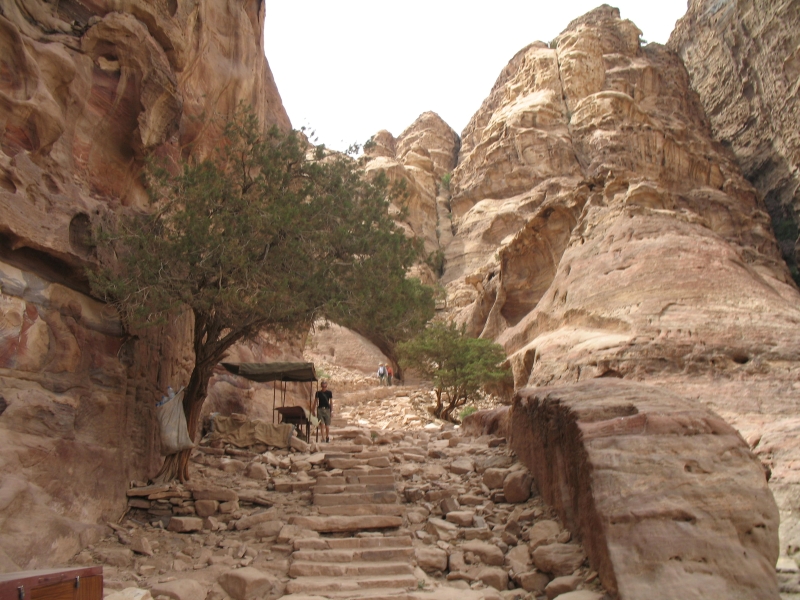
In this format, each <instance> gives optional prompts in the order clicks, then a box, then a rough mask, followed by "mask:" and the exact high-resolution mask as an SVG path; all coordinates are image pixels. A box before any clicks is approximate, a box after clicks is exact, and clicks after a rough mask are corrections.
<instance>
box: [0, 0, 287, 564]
mask: <svg viewBox="0 0 800 600" xmlns="http://www.w3.org/2000/svg"><path fill="white" fill-rule="evenodd" d="M263 20H264V4H263V3H262V2H259V1H246V2H230V1H229V0H211V1H205V2H198V1H196V0H188V1H185V0H181V1H179V2H178V1H175V0H172V1H170V2H158V1H129V0H108V1H105V0H101V1H98V2H92V3H85V2H79V1H77V0H63V1H61V2H58V3H50V2H43V1H41V0H25V1H22V0H6V1H3V2H2V3H0V72H2V73H3V76H2V77H0V150H2V151H1V152H0V214H2V215H3V218H2V219H0V286H2V294H0V304H2V313H0V377H2V387H3V390H2V398H0V447H2V448H3V451H2V453H1V458H0V571H10V570H18V569H21V568H26V567H29V568H33V567H37V566H43V565H44V566H49V565H53V564H57V563H59V562H61V561H63V560H64V559H65V558H67V557H69V556H71V555H72V554H74V552H75V551H76V550H77V549H78V548H79V547H80V545H85V544H86V543H88V542H89V541H91V540H92V539H93V538H94V536H96V535H97V531H96V529H95V528H93V527H92V526H91V525H87V524H92V523H97V522H98V521H103V520H107V519H112V518H113V519H116V518H117V517H118V516H119V514H120V513H121V511H122V510H124V490H125V488H126V487H127V484H128V482H129V480H130V479H132V478H141V477H147V475H148V474H151V473H150V472H149V469H150V468H152V467H153V465H154V463H157V462H158V445H157V441H156V432H155V431H154V430H153V428H154V423H155V421H154V419H153V401H154V400H155V399H156V397H157V396H160V394H161V393H162V392H163V390H164V389H165V388H166V386H167V385H168V384H175V383H176V382H177V383H182V382H185V381H186V379H188V369H190V368H191V361H190V355H189V350H188V347H187V345H186V342H187V341H188V339H189V338H188V336H189V334H190V331H191V330H190V329H189V327H190V323H189V322H188V321H186V320H179V321H177V322H175V323H172V324H170V325H169V326H167V327H164V328H162V329H161V330H159V331H152V330H150V331H143V332H133V333H136V334H138V335H132V334H131V335H128V334H125V333H124V331H123V327H122V326H121V324H120V323H119V322H118V321H117V319H116V316H115V314H114V313H113V311H109V310H108V309H107V308H106V307H105V306H103V305H102V304H100V303H98V302H97V301H95V300H94V299H92V298H90V297H89V296H88V295H87V283H86V279H85V276H84V274H83V270H84V267H85V266H86V265H87V264H89V263H90V262H91V261H92V258H93V253H94V249H93V248H92V247H91V245H90V244H89V243H88V242H87V236H86V234H87V233H88V232H89V230H90V229H91V227H92V224H93V223H94V222H95V221H96V219H98V218H101V217H102V216H103V215H104V214H105V213H106V211H115V210H120V209H122V208H124V207H135V208H141V207H144V206H146V194H145V192H144V190H143V188H142V186H141V183H140V181H139V173H140V170H141V167H142V164H143V161H144V159H145V157H146V156H147V155H148V154H150V153H153V152H158V153H162V154H173V155H177V154H182V155H189V154H195V155H199V156H202V155H203V154H204V153H206V152H207V151H208V149H209V148H210V147H211V146H212V145H213V144H215V141H216V139H217V136H218V134H219V130H218V127H217V125H216V124H215V123H216V121H215V120H214V119H211V118H210V117H213V116H216V115H222V116H225V115H227V114H230V113H231V111H232V110H233V109H234V108H235V107H236V106H237V105H238V103H239V102H242V101H244V102H246V103H248V104H250V105H252V106H253V108H254V110H255V111H256V113H257V114H258V116H259V117H260V119H261V120H262V122H263V123H264V124H265V125H266V124H272V123H276V124H278V125H280V126H282V127H288V126H289V120H288V117H287V116H286V113H285V112H284V110H283V106H282V104H281V100H280V97H279V95H278V92H277V89H276V87H275V84H274V82H273V80H272V76H271V74H270V71H269V66H268V65H267V62H266V60H265V58H264V54H263V47H262V33H263V27H262V24H263Z"/></svg>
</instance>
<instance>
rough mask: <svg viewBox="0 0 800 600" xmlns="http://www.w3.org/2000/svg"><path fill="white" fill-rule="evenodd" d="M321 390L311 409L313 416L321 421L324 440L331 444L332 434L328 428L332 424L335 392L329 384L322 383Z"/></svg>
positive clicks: (315, 397) (320, 384)
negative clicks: (329, 387)
mask: <svg viewBox="0 0 800 600" xmlns="http://www.w3.org/2000/svg"><path fill="white" fill-rule="evenodd" d="M319 387H321V388H322V389H321V390H319V391H318V392H317V393H316V395H315V396H314V405H313V406H312V407H311V414H312V415H314V416H316V417H317V418H318V419H319V427H320V428H321V429H322V439H323V441H325V442H330V441H331V438H330V432H329V430H328V427H330V424H331V416H332V415H333V392H332V391H330V390H329V389H328V382H327V381H325V380H323V381H320V383H319Z"/></svg>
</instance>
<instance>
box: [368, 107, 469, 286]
mask: <svg viewBox="0 0 800 600" xmlns="http://www.w3.org/2000/svg"><path fill="white" fill-rule="evenodd" d="M459 144H460V140H459V138H458V135H456V133H455V132H454V131H453V130H452V129H451V128H450V126H449V125H447V123H445V122H444V121H443V120H442V119H441V117H439V115H437V114H436V113H433V112H426V113H423V114H421V115H420V116H419V118H417V120H416V121H414V123H413V124H412V125H411V126H410V127H408V129H406V130H405V131H404V132H403V133H402V134H400V136H399V137H398V138H397V139H395V138H394V137H393V136H392V134H391V133H389V132H388V131H385V130H384V131H380V132H378V133H377V134H375V135H374V136H373V137H372V144H371V145H369V146H367V147H366V148H365V149H364V155H365V159H366V165H365V168H366V170H367V173H377V172H378V171H380V170H383V171H385V172H386V174H387V176H388V177H389V179H390V181H404V182H405V183H406V186H407V188H406V189H407V191H408V194H409V195H408V199H407V209H408V214H407V216H406V217H405V218H404V219H403V220H401V221H399V224H400V226H401V227H403V228H404V229H405V230H406V232H407V233H408V234H409V235H413V236H416V237H418V238H420V239H422V240H423V241H424V242H425V248H426V250H427V251H428V252H434V251H436V250H438V249H439V248H440V247H443V246H444V244H445V243H446V242H447V241H449V239H450V237H451V235H450V234H451V232H450V220H449V218H447V216H448V215H449V207H448V206H447V195H446V189H443V185H442V177H444V176H445V175H446V174H449V173H451V172H452V170H453V169H454V168H455V165H456V156H457V155H458V148H459ZM399 209H400V207H397V206H395V207H392V208H391V209H390V210H393V211H398V210H399ZM427 277H429V278H431V277H434V278H435V276H434V275H433V274H431V273H428V274H427Z"/></svg>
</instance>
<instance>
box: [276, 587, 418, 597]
mask: <svg viewBox="0 0 800 600" xmlns="http://www.w3.org/2000/svg"><path fill="white" fill-rule="evenodd" d="M322 593H324V594H325V595H324V596H322V595H318V594H322ZM320 598H330V599H332V600H338V599H339V598H342V599H344V600H409V599H410V598H411V596H410V595H409V592H408V590H407V589H405V588H365V589H363V590H348V591H343V592H341V591H340V592H330V591H326V592H317V593H316V594H314V595H309V594H306V593H300V594H289V595H287V596H281V597H280V598H278V600H319V599H320ZM431 600H433V598H431Z"/></svg>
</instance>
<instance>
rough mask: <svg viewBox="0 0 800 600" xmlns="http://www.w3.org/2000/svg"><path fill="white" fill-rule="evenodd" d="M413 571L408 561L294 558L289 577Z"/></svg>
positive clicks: (348, 575) (386, 573) (373, 575)
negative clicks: (332, 560) (324, 560)
mask: <svg viewBox="0 0 800 600" xmlns="http://www.w3.org/2000/svg"><path fill="white" fill-rule="evenodd" d="M373 552H374V551H373ZM413 573H414V567H412V566H411V564H410V562H408V561H406V562H400V561H385V560H383V561H381V560H378V561H360V560H354V561H352V562H322V561H319V560H298V559H296V558H294V560H293V561H292V566H291V567H289V577H377V576H385V575H412V574H413Z"/></svg>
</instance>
